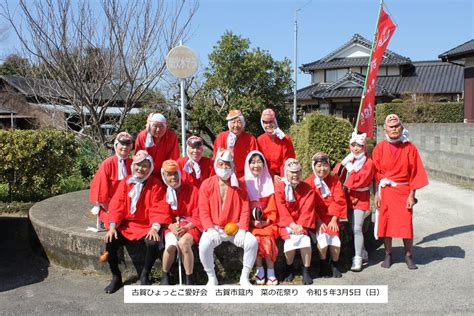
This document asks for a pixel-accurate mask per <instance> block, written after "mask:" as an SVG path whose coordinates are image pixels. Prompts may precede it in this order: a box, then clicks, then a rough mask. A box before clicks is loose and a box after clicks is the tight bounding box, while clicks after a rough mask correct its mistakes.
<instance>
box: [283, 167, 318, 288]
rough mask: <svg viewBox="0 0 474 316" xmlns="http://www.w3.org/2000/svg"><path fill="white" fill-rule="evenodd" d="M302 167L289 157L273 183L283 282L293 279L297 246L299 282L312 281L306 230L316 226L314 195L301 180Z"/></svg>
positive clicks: (308, 282)
mask: <svg viewBox="0 0 474 316" xmlns="http://www.w3.org/2000/svg"><path fill="white" fill-rule="evenodd" d="M302 172H303V170H302V167H301V164H300V162H299V161H298V160H296V159H294V158H290V159H288V160H286V161H285V171H284V177H282V178H281V181H280V182H278V183H276V184H275V200H276V204H277V208H278V221H277V225H278V226H279V227H280V237H281V239H283V240H284V241H285V243H284V247H283V252H284V253H285V259H286V268H285V279H284V280H283V282H292V281H293V280H294V278H295V277H294V271H293V270H294V269H293V261H294V259H295V254H296V250H298V249H299V251H300V254H301V261H302V263H303V267H302V275H303V284H304V285H310V284H313V278H312V277H311V275H310V273H309V268H310V265H311V239H310V237H309V236H308V235H309V231H310V230H314V229H315V228H316V219H317V215H316V212H315V211H314V203H315V201H314V199H315V194H314V191H313V190H312V189H311V187H310V186H309V185H308V184H307V183H306V182H304V181H302V178H301V176H302Z"/></svg>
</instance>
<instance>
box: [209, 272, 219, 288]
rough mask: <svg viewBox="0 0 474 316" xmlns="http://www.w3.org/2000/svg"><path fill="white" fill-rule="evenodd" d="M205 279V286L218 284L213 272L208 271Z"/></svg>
mask: <svg viewBox="0 0 474 316" xmlns="http://www.w3.org/2000/svg"><path fill="white" fill-rule="evenodd" d="M207 280H208V281H207V284H206V285H207V286H216V285H218V284H219V282H217V277H216V274H215V273H208V274H207Z"/></svg>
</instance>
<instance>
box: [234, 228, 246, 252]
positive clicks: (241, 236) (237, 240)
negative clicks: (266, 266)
mask: <svg viewBox="0 0 474 316" xmlns="http://www.w3.org/2000/svg"><path fill="white" fill-rule="evenodd" d="M246 233H247V232H246V231H245V230H243V229H239V231H238V232H237V234H236V235H235V237H234V244H235V245H236V246H237V247H240V248H243V247H244V241H245V234H246Z"/></svg>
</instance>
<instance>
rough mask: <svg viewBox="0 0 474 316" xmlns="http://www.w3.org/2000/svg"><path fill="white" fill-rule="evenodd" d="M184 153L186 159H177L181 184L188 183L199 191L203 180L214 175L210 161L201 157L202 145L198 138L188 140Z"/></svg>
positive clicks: (200, 139)
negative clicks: (185, 153)
mask: <svg viewBox="0 0 474 316" xmlns="http://www.w3.org/2000/svg"><path fill="white" fill-rule="evenodd" d="M186 152H187V157H181V158H179V159H178V165H179V169H181V176H182V182H183V183H189V184H191V185H193V186H195V187H196V188H198V189H199V188H200V187H201V183H202V182H203V181H204V180H206V179H207V178H209V177H210V176H212V175H214V167H213V163H212V159H210V158H207V157H203V155H202V154H203V152H204V143H203V141H202V138H201V137H199V136H191V137H189V138H188V140H187V141H186Z"/></svg>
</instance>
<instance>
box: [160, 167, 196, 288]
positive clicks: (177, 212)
mask: <svg viewBox="0 0 474 316" xmlns="http://www.w3.org/2000/svg"><path fill="white" fill-rule="evenodd" d="M161 176H162V180H163V183H164V184H165V185H166V201H165V202H166V203H161V207H162V208H163V213H164V214H167V215H168V216H167V217H166V219H165V220H164V221H163V222H165V223H166V224H168V227H167V228H166V229H165V230H164V232H163V235H164V237H165V251H164V252H163V260H162V262H163V271H162V273H161V282H160V284H161V285H169V271H170V268H171V265H172V264H173V262H174V258H175V256H176V250H177V249H178V248H179V254H180V256H181V259H182V260H183V266H184V270H185V272H186V277H185V279H184V284H185V285H192V284H193V280H192V275H193V268H194V254H193V251H192V246H193V245H197V244H198V243H199V238H200V237H201V223H200V221H199V209H198V198H199V191H198V189H197V188H196V187H194V186H192V185H191V184H189V183H184V182H182V181H181V171H180V170H179V167H178V163H177V162H176V161H174V160H166V161H165V162H163V166H162V167H161ZM179 268H181V267H179Z"/></svg>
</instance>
